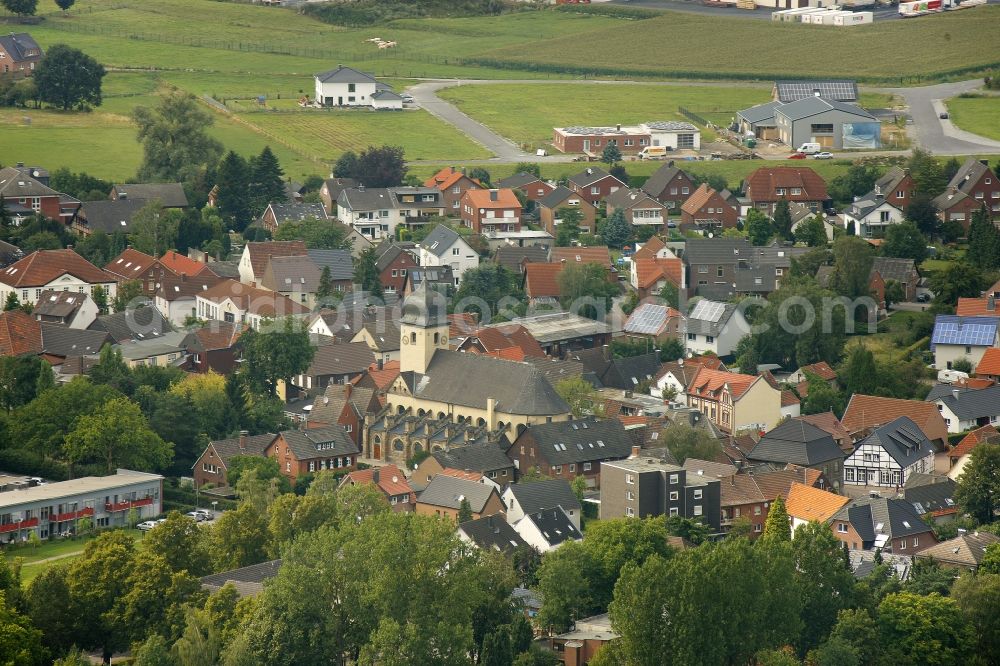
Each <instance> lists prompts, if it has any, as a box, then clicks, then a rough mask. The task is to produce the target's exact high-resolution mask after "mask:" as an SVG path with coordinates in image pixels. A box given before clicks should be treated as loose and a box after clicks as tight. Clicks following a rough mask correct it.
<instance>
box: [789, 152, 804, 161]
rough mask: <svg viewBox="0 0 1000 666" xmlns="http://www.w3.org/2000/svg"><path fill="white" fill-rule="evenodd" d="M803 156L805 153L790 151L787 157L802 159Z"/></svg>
mask: <svg viewBox="0 0 1000 666" xmlns="http://www.w3.org/2000/svg"><path fill="white" fill-rule="evenodd" d="M805 158H806V154H805V153H792V154H791V155H789V156H788V159H790V160H804V159H805Z"/></svg>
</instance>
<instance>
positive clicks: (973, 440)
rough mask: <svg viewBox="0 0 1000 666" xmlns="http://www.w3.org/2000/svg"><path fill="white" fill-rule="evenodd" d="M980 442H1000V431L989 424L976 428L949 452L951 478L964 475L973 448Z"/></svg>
mask: <svg viewBox="0 0 1000 666" xmlns="http://www.w3.org/2000/svg"><path fill="white" fill-rule="evenodd" d="M980 444H1000V431H998V430H997V428H995V427H993V426H991V425H988V426H982V427H980V428H976V429H975V430H973V431H972V432H970V433H969V434H968V435H966V436H965V437H963V438H962V441H960V442H959V443H958V444H956V445H955V446H954V447H953V448H952V449H951V451H949V452H948V460H949V462H950V467H949V469H948V477H949V478H951V479H958V478H959V477H961V476H962V472H964V471H965V465H966V464H967V463H968V462H969V456H970V455H971V454H972V450H973V449H974V448H976V447H977V446H979V445H980Z"/></svg>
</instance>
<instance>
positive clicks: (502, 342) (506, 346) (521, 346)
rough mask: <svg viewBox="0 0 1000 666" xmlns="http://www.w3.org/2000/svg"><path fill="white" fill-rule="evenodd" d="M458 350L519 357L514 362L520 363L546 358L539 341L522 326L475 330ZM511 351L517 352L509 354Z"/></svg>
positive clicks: (502, 356) (506, 325) (458, 346)
mask: <svg viewBox="0 0 1000 666" xmlns="http://www.w3.org/2000/svg"><path fill="white" fill-rule="evenodd" d="M456 349H457V350H458V351H463V352H469V353H471V354H494V355H499V358H505V357H506V356H507V355H511V356H517V358H516V359H512V360H519V361H523V360H524V359H526V358H541V359H544V358H546V355H545V352H544V351H543V350H542V347H541V345H539V344H538V340H535V338H534V337H532V335H531V333H529V332H528V329H526V328H525V327H523V326H521V325H520V324H497V325H495V326H486V327H483V328H479V329H474V330H472V331H471V332H470V333H469V334H468V335H467V337H465V336H463V339H462V341H461V343H459V344H458V345H457V347H456ZM510 349H515V350H517V351H516V352H508V351H507V350H510Z"/></svg>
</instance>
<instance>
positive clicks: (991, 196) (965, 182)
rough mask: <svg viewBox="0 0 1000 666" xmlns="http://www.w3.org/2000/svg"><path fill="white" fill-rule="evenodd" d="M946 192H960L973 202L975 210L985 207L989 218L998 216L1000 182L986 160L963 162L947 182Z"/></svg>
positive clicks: (999, 208)
mask: <svg viewBox="0 0 1000 666" xmlns="http://www.w3.org/2000/svg"><path fill="white" fill-rule="evenodd" d="M946 191H948V192H951V191H955V192H961V193H962V194H964V195H966V196H967V197H970V198H971V199H972V200H973V201H974V202H975V204H976V208H977V209H978V208H979V207H980V206H986V209H987V210H989V211H990V215H991V216H993V217H997V216H998V215H1000V181H998V180H997V175H996V174H995V173H993V170H992V169H990V164H989V162H988V161H986V160H977V159H976V158H974V157H970V158H968V159H967V160H965V163H964V164H962V166H961V167H959V169H958V171H957V172H956V173H955V175H954V176H953V177H952V179H951V181H949V182H948V188H947V190H946ZM966 228H968V225H966Z"/></svg>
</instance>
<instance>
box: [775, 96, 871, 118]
mask: <svg viewBox="0 0 1000 666" xmlns="http://www.w3.org/2000/svg"><path fill="white" fill-rule="evenodd" d="M827 111H839V112H841V113H845V114H848V115H852V116H859V117H861V118H866V119H868V120H876V118H875V116H873V115H872V114H870V113H868V112H867V111H865V110H864V109H862V108H861V107H860V106H858V105H857V104H848V103H846V102H838V101H835V100H829V99H823V98H821V97H804V98H802V99H799V100H796V101H794V102H789V103H787V104H784V105H782V106H779V107H777V108H776V109H775V110H774V114H775V115H776V116H777V115H782V116H785V117H786V118H788V119H789V120H791V121H796V120H802V119H804V118H809V117H811V116H816V115H819V114H821V113H826V112H827Z"/></svg>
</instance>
